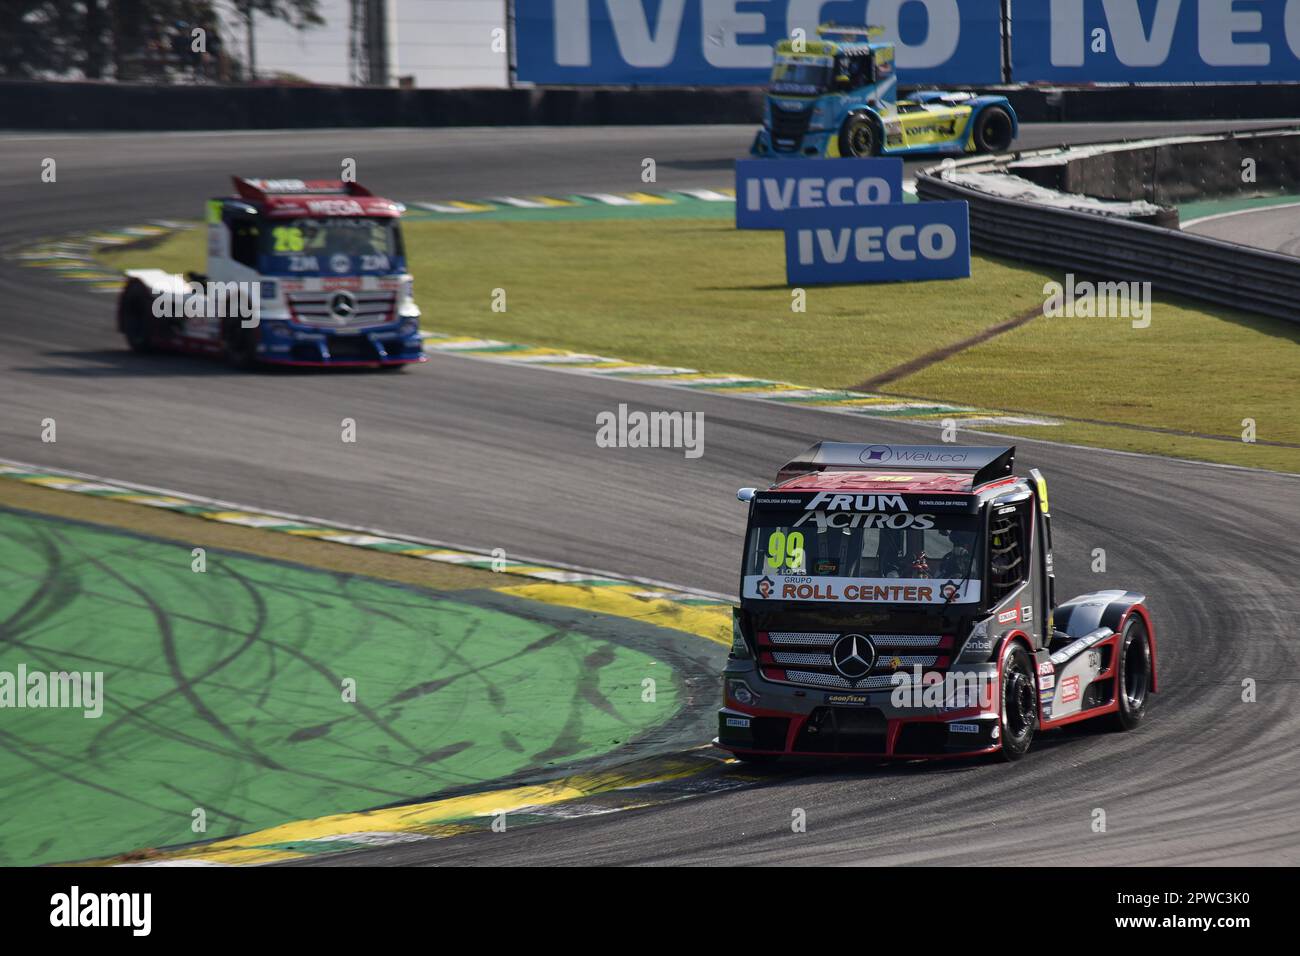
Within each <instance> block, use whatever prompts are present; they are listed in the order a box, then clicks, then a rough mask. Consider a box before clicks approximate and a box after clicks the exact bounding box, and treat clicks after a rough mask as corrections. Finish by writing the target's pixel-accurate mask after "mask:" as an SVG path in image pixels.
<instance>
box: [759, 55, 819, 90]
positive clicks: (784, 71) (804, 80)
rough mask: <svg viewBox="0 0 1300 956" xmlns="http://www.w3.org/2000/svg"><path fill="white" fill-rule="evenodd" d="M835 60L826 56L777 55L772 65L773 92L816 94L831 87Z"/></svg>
mask: <svg viewBox="0 0 1300 956" xmlns="http://www.w3.org/2000/svg"><path fill="white" fill-rule="evenodd" d="M832 65H833V62H832V60H831V58H830V57H825V56H816V57H810V56H801V57H797V58H794V57H777V59H776V63H775V65H774V66H773V67H772V82H771V90H772V92H773V93H790V94H803V95H809V96H811V95H816V94H817V93H824V92H825V91H827V90H829V89H830V88H831V67H832Z"/></svg>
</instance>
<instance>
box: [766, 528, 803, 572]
mask: <svg viewBox="0 0 1300 956" xmlns="http://www.w3.org/2000/svg"><path fill="white" fill-rule="evenodd" d="M782 565H784V566H785V567H787V568H789V569H790V570H792V571H802V570H803V566H804V550H803V532H802V531H791V532H790V533H789V534H786V533H785V532H784V531H773V532H772V534H771V535H770V536H769V537H768V539H767V566H768V567H769V568H771V569H772V570H774V571H776V570H780V568H781V566H782Z"/></svg>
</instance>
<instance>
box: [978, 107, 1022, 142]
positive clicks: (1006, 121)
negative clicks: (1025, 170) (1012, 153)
mask: <svg viewBox="0 0 1300 956" xmlns="http://www.w3.org/2000/svg"><path fill="white" fill-rule="evenodd" d="M1014 127H1015V124H1014V123H1013V122H1012V121H1011V114H1010V113H1008V112H1007V111H1006V110H1005V109H1003V108H1002V107H1001V106H989V107H985V108H984V109H983V110H982V111H981V112H980V115H979V116H978V117H976V119H975V147H976V149H978V150H979V151H980V152H981V153H1002V152H1006V150H1007V148H1008V147H1009V146H1010V145H1011V137H1012V130H1013V129H1014Z"/></svg>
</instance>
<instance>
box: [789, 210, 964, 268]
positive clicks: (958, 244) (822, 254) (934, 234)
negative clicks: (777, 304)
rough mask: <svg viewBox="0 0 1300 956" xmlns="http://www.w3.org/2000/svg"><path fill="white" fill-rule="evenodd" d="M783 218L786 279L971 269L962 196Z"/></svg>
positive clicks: (802, 212) (803, 212)
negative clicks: (951, 199) (956, 199)
mask: <svg viewBox="0 0 1300 956" xmlns="http://www.w3.org/2000/svg"><path fill="white" fill-rule="evenodd" d="M784 226H785V272H786V279H787V280H788V282H789V284H790V285H792V286H805V285H825V284H827V283H836V282H903V281H907V282H915V281H924V280H927V279H964V278H967V277H969V276H970V221H969V217H968V213H967V206H966V203H964V202H919V203H894V204H892V205H888V206H868V207H857V208H850V209H817V210H798V211H791V212H787V213H786V214H785V223H784Z"/></svg>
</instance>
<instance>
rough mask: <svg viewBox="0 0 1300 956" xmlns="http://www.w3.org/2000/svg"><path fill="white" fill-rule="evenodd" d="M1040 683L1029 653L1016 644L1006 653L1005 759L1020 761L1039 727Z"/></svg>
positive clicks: (1004, 670) (1003, 678)
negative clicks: (1036, 680)
mask: <svg viewBox="0 0 1300 956" xmlns="http://www.w3.org/2000/svg"><path fill="white" fill-rule="evenodd" d="M1037 688H1038V685H1037V683H1036V682H1035V680H1034V672H1033V669H1032V668H1031V667H1030V663H1029V655H1028V654H1027V653H1025V649H1024V647H1023V646H1022V645H1020V644H1012V645H1011V646H1010V647H1008V648H1007V650H1006V651H1005V652H1004V653H1003V655H1002V706H1001V708H1000V710H1001V719H1000V723H1001V725H1002V751H1001V754H1002V759H1003V760H1008V761H1010V760H1019V759H1020V758H1021V757H1023V756H1024V755H1025V753H1026V752H1027V751H1028V750H1029V745H1030V744H1031V743H1033V741H1034V731H1036V730H1037V729H1038V689H1037Z"/></svg>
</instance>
